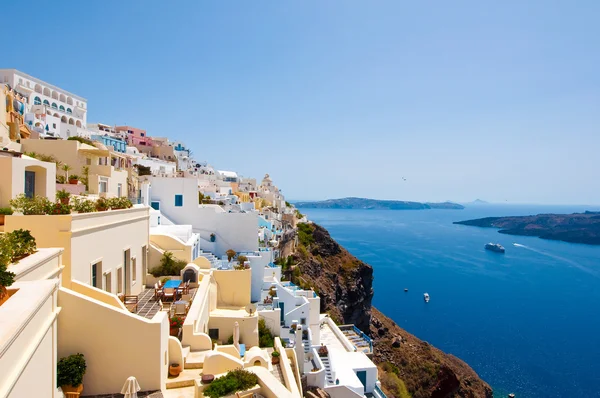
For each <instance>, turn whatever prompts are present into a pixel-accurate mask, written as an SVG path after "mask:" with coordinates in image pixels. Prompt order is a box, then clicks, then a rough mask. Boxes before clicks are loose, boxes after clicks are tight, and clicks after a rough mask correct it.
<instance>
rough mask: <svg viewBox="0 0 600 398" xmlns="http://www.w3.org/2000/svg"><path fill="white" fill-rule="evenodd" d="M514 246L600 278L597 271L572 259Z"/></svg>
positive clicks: (515, 244) (514, 244)
mask: <svg viewBox="0 0 600 398" xmlns="http://www.w3.org/2000/svg"><path fill="white" fill-rule="evenodd" d="M513 246H516V247H522V248H524V249H527V250H531V251H532V252H535V253H538V254H541V255H542V256H547V257H550V258H553V259H555V260H558V261H563V262H565V263H567V264H569V265H571V266H573V267H575V268H577V269H579V270H581V271H583V272H586V273H588V274H590V275H593V276H595V277H599V276H600V275H599V273H598V272H597V271H596V270H593V269H591V268H588V267H585V266H583V265H581V264H579V263H578V262H576V261H573V260H571V259H568V258H564V257H561V256H557V255H556V254H552V253H549V252H547V251H543V250H538V249H534V248H532V247H529V246H525V245H521V244H519V243H513Z"/></svg>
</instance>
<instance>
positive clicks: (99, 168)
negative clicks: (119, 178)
mask: <svg viewBox="0 0 600 398" xmlns="http://www.w3.org/2000/svg"><path fill="white" fill-rule="evenodd" d="M113 171H115V168H114V167H113V166H109V165H101V164H93V165H91V166H90V174H97V175H100V176H104V177H110V176H111V175H112V173H113Z"/></svg>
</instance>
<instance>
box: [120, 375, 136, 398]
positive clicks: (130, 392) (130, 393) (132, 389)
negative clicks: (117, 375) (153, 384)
mask: <svg viewBox="0 0 600 398" xmlns="http://www.w3.org/2000/svg"><path fill="white" fill-rule="evenodd" d="M140 390H141V388H140V385H139V384H138V382H137V379H136V378H135V377H133V376H131V377H129V378H127V381H126V382H125V384H124V385H123V388H121V394H125V398H137V393H138V391H140Z"/></svg>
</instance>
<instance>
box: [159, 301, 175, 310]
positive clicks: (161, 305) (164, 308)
mask: <svg viewBox="0 0 600 398" xmlns="http://www.w3.org/2000/svg"><path fill="white" fill-rule="evenodd" d="M171 305H172V304H166V305H165V304H164V303H163V302H162V300H161V299H158V310H159V311H169V312H171Z"/></svg>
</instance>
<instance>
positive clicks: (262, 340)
mask: <svg viewBox="0 0 600 398" xmlns="http://www.w3.org/2000/svg"><path fill="white" fill-rule="evenodd" d="M274 345H275V340H274V338H273V334H272V333H271V330H269V328H268V327H267V324H266V323H265V320H264V319H262V318H260V319H259V320H258V346H259V347H273V346H274Z"/></svg>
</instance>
